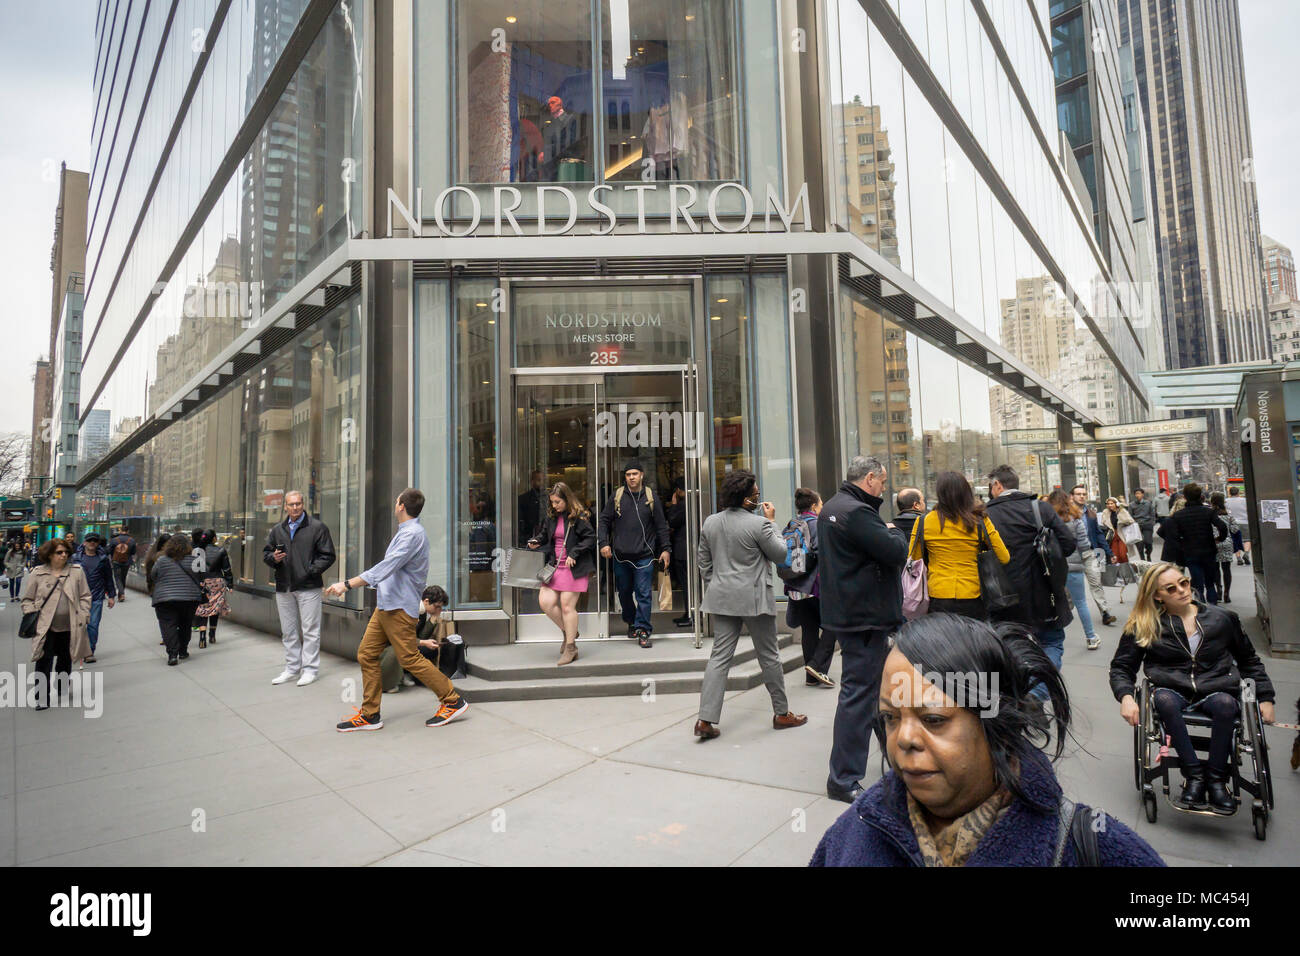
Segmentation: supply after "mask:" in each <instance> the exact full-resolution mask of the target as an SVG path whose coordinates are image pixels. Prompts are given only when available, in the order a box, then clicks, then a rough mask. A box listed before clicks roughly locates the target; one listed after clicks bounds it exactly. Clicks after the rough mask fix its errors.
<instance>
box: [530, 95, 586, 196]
mask: <svg viewBox="0 0 1300 956" xmlns="http://www.w3.org/2000/svg"><path fill="white" fill-rule="evenodd" d="M546 109H547V111H548V112H549V113H550V116H551V118H550V119H549V120H546V122H545V129H544V132H543V135H544V136H545V139H546V149H545V151H544V152H543V153H542V154H541V156H540V157H539V160H540V161H541V164H542V165H541V168H542V172H543V175H542V177H541V178H542V179H544V180H546V181H547V182H553V183H561V182H563V183H572V182H586V181H587V180H589V179H590V178H591V176H590V172H589V171H588V167H587V161H586V157H587V146H586V143H585V142H583V136H582V118H581V117H580V116H578V115H577V114H575V113H570V112H569V111H568V110H566V109H565V108H564V100H562V99H560V98H559V97H558V96H552V97H551V98H550V99H548V100H547V101H546Z"/></svg>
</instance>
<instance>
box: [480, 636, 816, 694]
mask: <svg viewBox="0 0 1300 956" xmlns="http://www.w3.org/2000/svg"><path fill="white" fill-rule="evenodd" d="M778 642H779V644H780V646H781V668H782V670H784V671H785V672H786V673H790V672H791V671H794V670H799V669H801V668H802V667H803V651H802V649H801V648H800V647H799V646H798V645H797V644H795V643H794V641H793V639H792V637H791V635H789V634H781V635H778ZM711 645H712V641H711V640H706V641H704V646H703V647H701V648H700V649H699V650H696V649H695V646H694V642H693V639H691V638H682V637H672V638H656V639H655V643H654V647H652V648H650V649H649V650H646V649H643V648H641V647H639V646H638V645H637V644H636V643H635V642H634V641H625V642H624V641H591V642H582V641H579V643H578V652H579V653H580V654H581V656H580V657H579V658H578V660H577V661H575V662H574V663H572V664H567V665H565V666H564V667H556V666H555V660H556V658H558V657H559V656H560V645H559V644H558V643H555V644H512V645H509V646H507V647H483V648H471V649H470V651H469V676H468V677H465V678H462V679H461V680H458V681H456V688H457V690H461V691H464V693H465V696H466V698H467V699H469V700H470V701H472V702H475V701H482V702H485V703H486V702H490V701H501V700H548V699H552V698H571V697H632V696H640V695H641V694H642V693H644V692H645V691H646V690H647V689H649V688H650V687H651V686H652V685H651V684H650V683H648V682H649V681H653V688H654V692H655V693H656V694H698V693H699V692H700V687H701V685H702V684H703V682H704V668H705V666H706V665H707V664H708V661H709V651H710V649H711ZM762 683H763V675H762V670H761V669H760V668H759V665H758V660H757V655H756V654H755V651H754V646H753V644H752V643H751V642H750V641H749V640H748V639H747V638H746V637H743V636H742V637H741V642H740V646H739V647H738V648H737V649H736V655H735V657H734V658H732V664H731V672H730V673H729V674H728V676H727V690H749V689H750V688H751V687H757V686H759V685H760V684H762Z"/></svg>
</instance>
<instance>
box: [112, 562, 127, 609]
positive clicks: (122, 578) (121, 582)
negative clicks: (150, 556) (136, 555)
mask: <svg viewBox="0 0 1300 956" xmlns="http://www.w3.org/2000/svg"><path fill="white" fill-rule="evenodd" d="M112 564H113V583H114V584H116V585H117V598H118V600H119V601H120V600H123V599H124V598H125V597H126V572H127V570H128V568H130V565H128V564H119V563H118V562H116V561H114V562H112Z"/></svg>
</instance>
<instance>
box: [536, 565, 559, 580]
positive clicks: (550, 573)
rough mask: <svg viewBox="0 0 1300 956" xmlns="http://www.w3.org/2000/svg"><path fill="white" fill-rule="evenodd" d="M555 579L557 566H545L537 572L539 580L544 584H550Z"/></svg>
mask: <svg viewBox="0 0 1300 956" xmlns="http://www.w3.org/2000/svg"><path fill="white" fill-rule="evenodd" d="M553 577H555V565H553V564H543V565H542V566H541V567H540V568H539V569H538V570H537V580H539V581H541V582H542V583H543V584H550V583H551V578H553Z"/></svg>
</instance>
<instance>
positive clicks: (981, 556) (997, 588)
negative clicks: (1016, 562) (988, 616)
mask: <svg viewBox="0 0 1300 956" xmlns="http://www.w3.org/2000/svg"><path fill="white" fill-rule="evenodd" d="M977 520H978V525H979V527H978V532H979V544H978V545H977V547H978V549H979V550H978V553H977V554H976V555H975V566H976V568H977V569H978V571H979V577H980V597H982V598H983V599H984V607H985V609H986V610H989V611H1005V610H1008V609H1009V608H1013V607H1015V606H1016V605H1018V604H1019V603H1020V593H1019V592H1018V591H1017V590H1016V589H1015V586H1014V585H1013V584H1012V583H1011V575H1009V574H1007V569H1006V566H1005V565H1003V563H1002V562H1001V561H999V560H998V555H997V552H996V551H994V550H993V543H992V541H990V540H989V532H988V529H987V528H985V527H984V521H985V520H986V519H984V518H983V517H982V516H981V517H980V518H979V519H977Z"/></svg>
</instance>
